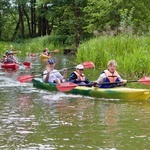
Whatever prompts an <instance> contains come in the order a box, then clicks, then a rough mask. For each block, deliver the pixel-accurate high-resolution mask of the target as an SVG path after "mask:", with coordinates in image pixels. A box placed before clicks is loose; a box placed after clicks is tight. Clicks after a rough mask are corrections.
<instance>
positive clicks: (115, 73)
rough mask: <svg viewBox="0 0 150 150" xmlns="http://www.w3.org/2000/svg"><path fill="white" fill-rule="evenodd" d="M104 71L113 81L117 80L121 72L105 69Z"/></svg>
mask: <svg viewBox="0 0 150 150" xmlns="http://www.w3.org/2000/svg"><path fill="white" fill-rule="evenodd" d="M104 73H105V74H106V77H107V78H108V80H109V81H110V82H111V83H112V82H116V80H117V78H118V77H119V74H118V72H117V71H115V72H114V73H111V72H110V71H109V70H104Z"/></svg>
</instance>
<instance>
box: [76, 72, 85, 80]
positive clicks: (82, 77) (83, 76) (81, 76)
mask: <svg viewBox="0 0 150 150" xmlns="http://www.w3.org/2000/svg"><path fill="white" fill-rule="evenodd" d="M74 73H75V74H76V75H77V77H78V78H80V80H81V81H85V79H86V78H85V75H84V74H83V73H82V74H79V73H77V72H76V71H74Z"/></svg>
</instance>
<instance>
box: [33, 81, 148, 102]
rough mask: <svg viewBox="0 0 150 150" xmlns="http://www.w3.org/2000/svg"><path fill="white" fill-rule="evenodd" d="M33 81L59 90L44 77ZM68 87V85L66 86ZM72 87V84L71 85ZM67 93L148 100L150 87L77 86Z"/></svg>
mask: <svg viewBox="0 0 150 150" xmlns="http://www.w3.org/2000/svg"><path fill="white" fill-rule="evenodd" d="M32 83H33V85H34V86H35V87H38V88H41V89H47V90H50V91H57V90H58V89H57V88H56V84H54V83H45V82H43V81H42V79H38V78H34V79H33V80H32ZM66 87H67V86H66ZM69 87H70V86H69ZM66 93H72V94H80V95H84V96H91V97H96V98H104V99H122V100H131V101H132V100H148V99H149V98H150V90H149V89H136V88H127V87H116V88H107V89H104V88H96V87H86V86H77V87H75V88H74V89H72V90H70V91H67V92H66Z"/></svg>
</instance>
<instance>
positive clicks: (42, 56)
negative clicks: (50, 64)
mask: <svg viewBox="0 0 150 150" xmlns="http://www.w3.org/2000/svg"><path fill="white" fill-rule="evenodd" d="M40 58H41V59H49V58H51V56H47V55H44V54H41V55H40Z"/></svg>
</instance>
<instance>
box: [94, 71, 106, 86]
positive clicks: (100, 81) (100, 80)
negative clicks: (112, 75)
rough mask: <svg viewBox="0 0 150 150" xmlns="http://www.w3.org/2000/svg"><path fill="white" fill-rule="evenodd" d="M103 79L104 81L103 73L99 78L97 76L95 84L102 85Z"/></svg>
mask: <svg viewBox="0 0 150 150" xmlns="http://www.w3.org/2000/svg"><path fill="white" fill-rule="evenodd" d="M105 79H106V75H105V73H102V74H100V76H99V78H98V79H97V81H96V82H97V83H98V84H102V83H103V82H104V81H105Z"/></svg>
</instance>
